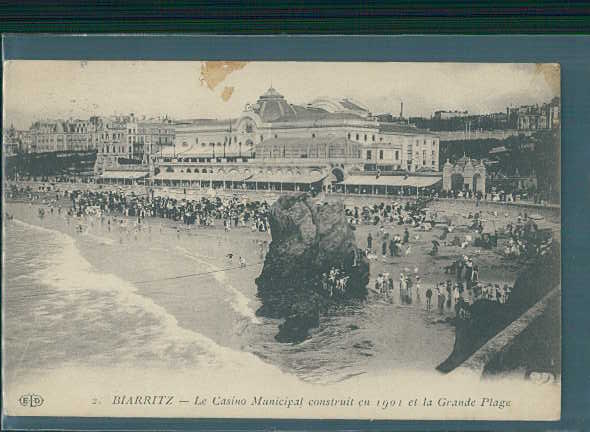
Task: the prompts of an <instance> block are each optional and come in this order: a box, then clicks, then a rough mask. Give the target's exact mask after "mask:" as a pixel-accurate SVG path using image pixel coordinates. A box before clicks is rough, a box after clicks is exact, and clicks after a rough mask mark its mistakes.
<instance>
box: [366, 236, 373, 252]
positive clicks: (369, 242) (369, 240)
mask: <svg viewBox="0 0 590 432" xmlns="http://www.w3.org/2000/svg"><path fill="white" fill-rule="evenodd" d="M367 249H371V250H372V249H373V236H372V235H371V233H369V235H368V236H367Z"/></svg>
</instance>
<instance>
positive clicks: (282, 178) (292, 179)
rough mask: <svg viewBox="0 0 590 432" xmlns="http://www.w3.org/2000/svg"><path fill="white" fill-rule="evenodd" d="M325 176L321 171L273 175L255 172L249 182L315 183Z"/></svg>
mask: <svg viewBox="0 0 590 432" xmlns="http://www.w3.org/2000/svg"><path fill="white" fill-rule="evenodd" d="M325 177H326V175H325V174H322V173H312V174H304V175H276V174H275V175H273V174H256V175H255V176H254V177H252V178H249V179H248V180H247V181H249V182H258V183H299V184H311V183H317V182H319V181H321V180H323V179H324V178H325Z"/></svg>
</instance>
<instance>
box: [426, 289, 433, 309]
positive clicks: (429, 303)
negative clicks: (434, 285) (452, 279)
mask: <svg viewBox="0 0 590 432" xmlns="http://www.w3.org/2000/svg"><path fill="white" fill-rule="evenodd" d="M431 306H432V290H431V289H430V288H428V289H427V290H426V310H427V311H428V312H430V308H431Z"/></svg>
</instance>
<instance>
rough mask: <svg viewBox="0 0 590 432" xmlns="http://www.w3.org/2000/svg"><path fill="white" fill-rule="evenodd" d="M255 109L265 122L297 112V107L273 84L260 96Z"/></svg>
mask: <svg viewBox="0 0 590 432" xmlns="http://www.w3.org/2000/svg"><path fill="white" fill-rule="evenodd" d="M254 111H255V112H256V113H257V114H258V115H259V116H260V118H261V119H262V121H264V122H271V121H274V120H276V119H278V118H281V117H285V116H289V115H294V114H295V109H294V108H293V107H292V106H291V105H289V103H288V102H287V101H286V100H285V97H284V96H283V95H282V94H280V93H279V92H278V91H276V90H275V89H274V88H273V87H272V86H271V87H270V88H269V89H268V90H267V91H266V92H265V93H264V94H263V95H262V96H260V97H259V98H258V102H257V103H256V105H255V107H254Z"/></svg>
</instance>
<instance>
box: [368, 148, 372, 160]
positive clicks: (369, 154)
mask: <svg viewBox="0 0 590 432" xmlns="http://www.w3.org/2000/svg"><path fill="white" fill-rule="evenodd" d="M372 158H373V154H372V152H371V150H367V160H371V159H372Z"/></svg>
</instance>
